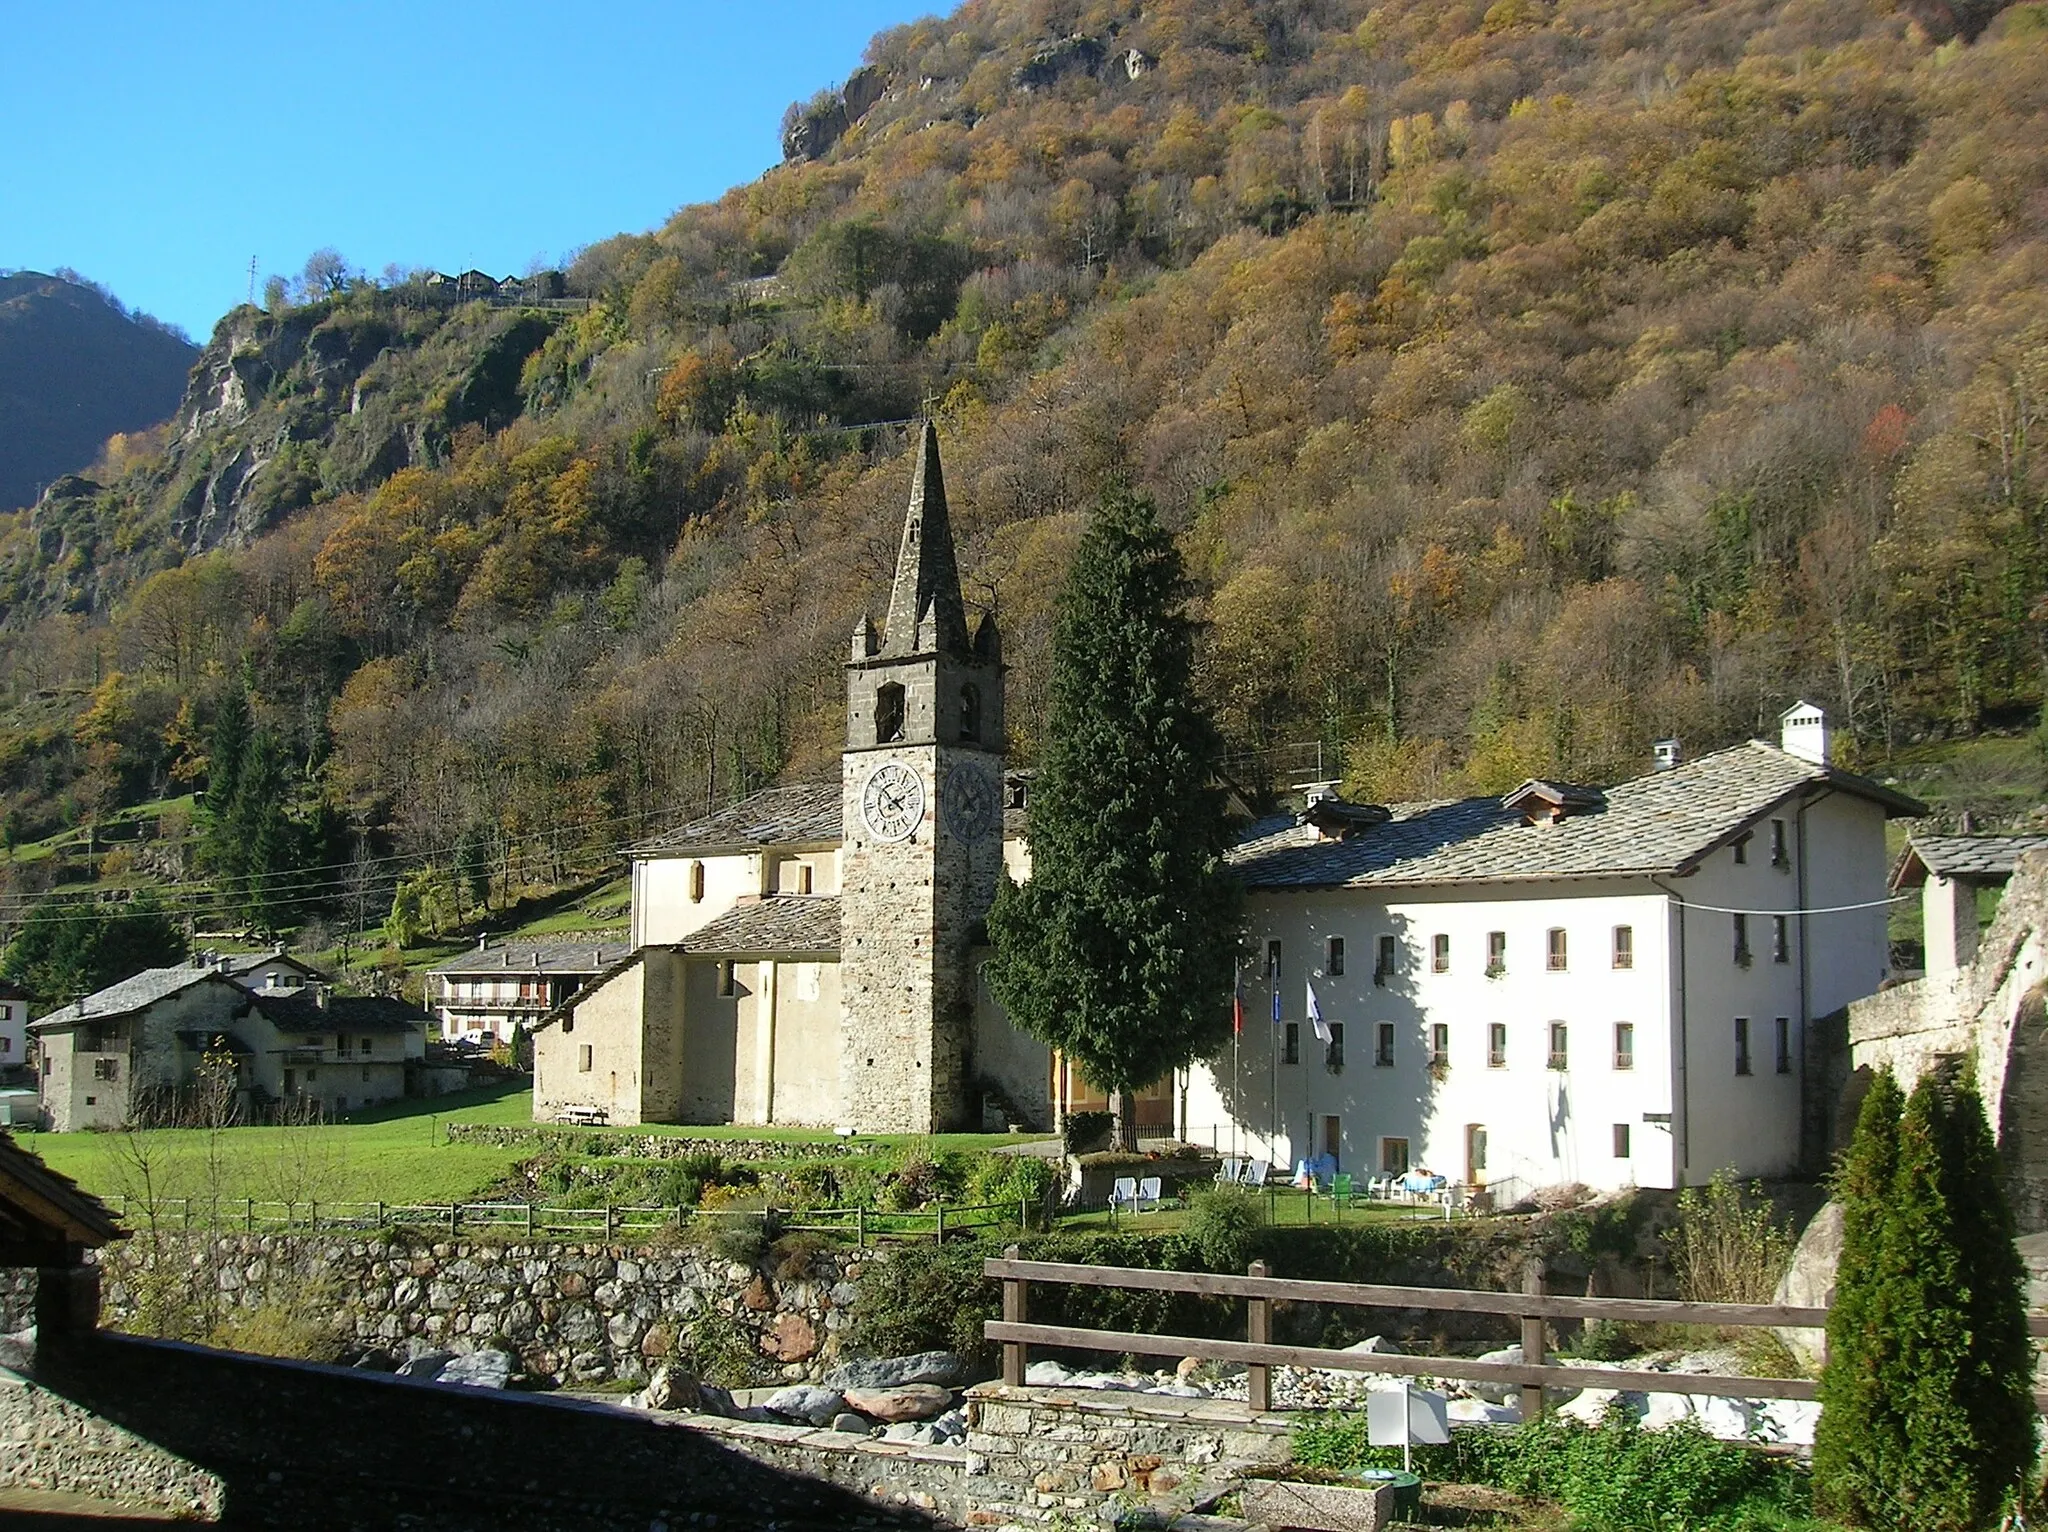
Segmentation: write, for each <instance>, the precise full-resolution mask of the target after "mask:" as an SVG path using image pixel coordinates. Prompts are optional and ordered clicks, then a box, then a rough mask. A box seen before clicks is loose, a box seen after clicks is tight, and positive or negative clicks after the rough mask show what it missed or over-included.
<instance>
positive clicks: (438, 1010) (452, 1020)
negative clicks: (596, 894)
mask: <svg viewBox="0 0 2048 1532" xmlns="http://www.w3.org/2000/svg"><path fill="white" fill-rule="evenodd" d="M627 951H628V949H627V947H626V946H625V945H624V944H623V943H621V942H619V941H617V940H616V939H612V940H609V941H608V940H605V939H604V938H602V937H593V936H570V937H558V938H555V939H553V940H550V941H544V942H505V943H501V944H500V945H498V946H495V947H494V946H492V945H490V943H489V942H488V941H487V940H486V939H485V938H483V937H478V938H477V944H476V948H475V950H473V951H470V952H465V953H463V954H462V955H461V956H460V957H455V958H450V959H449V960H448V961H447V962H445V963H442V964H439V965H438V966H436V967H433V968H430V969H428V970H427V975H426V986H427V993H426V1001H427V1008H428V1009H429V1010H431V1011H432V1012H433V1013H434V1018H435V1020H436V1022H438V1024H439V1026H440V1031H441V1037H442V1039H443V1040H444V1041H447V1042H456V1041H461V1042H471V1043H482V1044H484V1045H486V1046H499V1045H505V1044H509V1043H510V1042H511V1041H512V1029H513V1028H514V1027H515V1026H524V1027H527V1028H529V1029H530V1028H531V1027H532V1026H533V1024H534V1023H535V1022H536V1021H538V1020H540V1018H541V1017H542V1016H544V1015H546V1014H547V1013H548V1012H549V1011H551V1010H553V1009H554V1008H555V1007H556V1006H558V1005H560V1004H561V1003H562V1002H563V1001H564V1000H567V999H568V998H569V997H570V996H571V995H572V994H574V993H575V992H576V991H577V990H578V989H580V988H582V987H583V985H585V984H587V983H588V982H589V981H590V980H591V979H593V978H595V977H596V976H597V975H598V974H599V973H601V972H603V971H604V969H605V968H606V967H607V966H608V965H610V964H612V963H615V962H617V961H618V960H619V959H620V958H622V957H624V956H625V955H626V953H627Z"/></svg>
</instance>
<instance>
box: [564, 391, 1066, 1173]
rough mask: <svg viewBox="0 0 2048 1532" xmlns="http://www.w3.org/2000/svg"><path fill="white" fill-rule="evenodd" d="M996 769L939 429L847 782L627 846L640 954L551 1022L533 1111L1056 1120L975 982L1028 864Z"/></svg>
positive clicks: (997, 672) (987, 625)
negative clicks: (986, 922)
mask: <svg viewBox="0 0 2048 1532" xmlns="http://www.w3.org/2000/svg"><path fill="white" fill-rule="evenodd" d="M1003 762H1004V743H1003V661H1002V640H1001V637H1000V635H999V634H998V632H997V629H996V622H995V618H994V617H993V616H992V615H984V616H982V617H981V618H980V620H979V621H978V622H975V623H972V624H970V622H969V620H968V614H967V610H966V604H965V602H964V601H963V600H962V598H961V594H960V574H959V570H958V567H957V566H956V563H955V559H954V552H953V529H952V524H951V522H950V520H949V519H948V517H947V513H946V486H945V477H944V473H943V470H942V469H941V467H940V463H939V444H938V434H937V431H936V430H935V429H934V428H933V427H932V426H931V425H929V424H927V425H926V426H925V427H924V430H923V432H922V435H921V438H920V439H919V441H918V443H917V449H916V453H915V466H914V468H913V471H912V479H911V489H910V506H909V511H908V514H907V515H906V516H905V518H904V523H903V538H902V544H901V547H900V549H899V551H898V554H897V559H896V578H895V584H894V586H893V588H892V589H891V591H890V594H889V606H888V610H887V612H886V613H885V615H884V617H883V622H882V627H881V630H880V632H877V631H876V629H875V626H874V624H873V623H872V622H871V621H869V619H868V618H867V617H866V616H863V617H862V618H861V620H860V622H859V623H858V624H857V625H856V626H855V628H854V631H853V637H852V643H851V646H850V653H849V655H848V658H847V664H846V748H845V752H844V754H843V756H842V757H841V767H840V779H839V781H838V782H836V783H816V784H807V785H802V786H797V787H781V788H771V789H769V790H767V791H765V792H762V793H757V794H755V795H754V796H753V797H751V798H749V799H747V800H746V801H744V802H742V803H740V804H738V805H736V806H735V807H733V808H730V809H727V810H725V811H723V812H721V813H717V814H713V815H711V816H709V817H708V818H705V819H702V820H699V821H697V822H695V823H693V824H689V825H686V826H684V827H683V828H682V829H680V830H677V831H674V832H673V833H671V834H669V835H666V836H663V837H661V838H659V839H657V840H654V841H652V842H650V843H648V844H647V845H644V846H640V847H637V848H635V849H634V851H633V852H632V866H633V932H632V942H631V947H630V950H629V953H628V955H627V956H625V957H624V958H622V959H621V960H620V961H619V962H617V963H615V964H613V965H611V966H610V967H609V968H607V969H606V970H605V971H604V972H602V973H600V974H598V975H597V976H596V978H595V979H593V980H592V981H591V982H590V983H588V984H587V985H585V986H584V988H583V989H582V990H581V991H579V992H578V993H577V994H576V995H575V996H574V997H572V999H571V1000H570V1001H569V1002H568V1003H566V1004H565V1005H563V1006H561V1007H559V1008H558V1009H557V1010H555V1011H554V1012H552V1013H550V1014H549V1015H548V1016H547V1017H546V1018H545V1019H544V1020H543V1021H542V1022H541V1023H540V1025H539V1026H538V1027H537V1028H536V1030H535V1034H534V1113H535V1116H536V1117H539V1118H543V1119H547V1118H555V1117H562V1116H567V1117H572V1118H574V1117H591V1118H594V1117H596V1116H598V1115H600V1114H601V1115H602V1116H603V1117H604V1118H605V1119H606V1120H608V1121H610V1122H614V1123H638V1122H740V1123H789V1124H808V1125H834V1126H840V1127H846V1128H851V1129H855V1130H858V1131H861V1132H872V1133H929V1132H938V1131H943V1130H945V1129H950V1128H958V1127H976V1128H978V1127H980V1126H981V1125H982V1121H983V1114H984V1111H985V1109H986V1108H987V1107H988V1105H989V1104H990V1101H991V1098H993V1099H994V1100H995V1101H996V1102H999V1103H1000V1104H1001V1105H1002V1106H1003V1107H1007V1108H1008V1109H1009V1110H1010V1111H1012V1112H1013V1113H1014V1114H1015V1116H1016V1117H1017V1118H1019V1119H1020V1120H1025V1121H1036V1122H1049V1121H1050V1111H1049V1105H1050V1101H1049V1097H1050V1088H1049V1084H1050V1078H1051V1073H1050V1072H1051V1064H1052V1061H1051V1058H1050V1055H1049V1054H1048V1053H1047V1051H1046V1050H1045V1048H1044V1047H1043V1046H1042V1045H1040V1044H1037V1043H1035V1042H1032V1041H1031V1040H1030V1039H1028V1038H1025V1037H1023V1036H1022V1035H1021V1034H1019V1033H1018V1032H1017V1031H1016V1030H1015V1029H1014V1028H1012V1027H1011V1026H1010V1025H1009V1023H1008V1022H1007V1021H1006V1020H1005V1019H1004V1018H1003V1016H1002V1014H1001V1012H1000V1011H999V1010H998V1009H997V1008H996V1007H995V1006H994V1004H993V1002H992V1001H990V1000H989V999H988V997H987V995H986V994H985V992H983V990H982V988H981V986H980V984H979V981H978V977H977V967H978V963H977V953H976V949H977V946H978V945H979V944H980V943H982V942H983V941H984V940H985V938H984V937H983V935H982V930H981V920H982V917H983V916H984V915H985V914H986V913H987V911H988V907H989V904H990V902H991V901H992V900H993V899H994V897H995V890H996V883H997V880H998V879H999V878H1000V877H1002V876H1003V874H1004V872H1005V870H1006V869H1007V870H1008V871H1009V872H1010V873H1011V874H1012V875H1014V876H1019V877H1021V876H1024V875H1025V874H1026V872H1027V871H1028V864H1027V861H1026V857H1025V851H1024V842H1023V813H1022V808H1023V797H1022V794H1023V783H1022V782H1021V780H1019V779H1017V778H1015V777H1009V776H1006V774H1005V772H1004V767H1003Z"/></svg>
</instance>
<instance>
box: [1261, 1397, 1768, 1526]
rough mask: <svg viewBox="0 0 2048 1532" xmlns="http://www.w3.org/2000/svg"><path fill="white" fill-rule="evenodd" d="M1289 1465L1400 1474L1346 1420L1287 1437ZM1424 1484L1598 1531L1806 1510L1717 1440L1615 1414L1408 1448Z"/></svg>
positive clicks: (1387, 1452) (1389, 1457)
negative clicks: (1518, 1500) (1534, 1500)
mask: <svg viewBox="0 0 2048 1532" xmlns="http://www.w3.org/2000/svg"><path fill="white" fill-rule="evenodd" d="M1294 1456H1295V1460H1296V1461H1297V1462H1299V1463H1301V1464H1303V1465H1305V1466H1307V1467H1312V1468H1327V1469H1335V1470H1339V1471H1344V1470H1349V1469H1356V1468H1391V1467H1398V1466H1399V1465H1400V1449H1399V1448H1392V1447H1372V1446H1369V1445H1368V1444H1367V1441H1366V1425H1365V1421H1364V1420H1363V1419H1362V1418H1361V1417H1360V1416H1358V1415H1355V1414H1344V1415H1326V1416H1320V1417H1317V1418H1315V1419H1312V1420H1310V1421H1308V1422H1306V1423H1305V1424H1303V1425H1302V1426H1300V1427H1298V1428H1297V1429H1296V1431H1295V1435H1294ZM1415 1466H1416V1468H1417V1469H1419V1470H1420V1471H1421V1472H1422V1473H1423V1474H1424V1476H1425V1477H1428V1478H1432V1479H1448V1480H1453V1481H1460V1482H1466V1483H1480V1484H1491V1485H1494V1486H1496V1487H1497V1488H1500V1489H1505V1490H1510V1491H1513V1492H1514V1493H1516V1494H1520V1495H1532V1496H1540V1497H1542V1498H1544V1499H1546V1500H1554V1501H1556V1502H1557V1503H1558V1504H1560V1505H1562V1506H1563V1507H1564V1508H1565V1509H1566V1510H1567V1511H1568V1512H1570V1513H1571V1516H1572V1519H1573V1521H1574V1523H1575V1524H1576V1525H1578V1526H1582V1527H1586V1528H1595V1527H1597V1528H1600V1529H1601V1532H1747V1529H1751V1528H1761V1527H1767V1526H1775V1525H1781V1524H1782V1522H1783V1520H1784V1519H1785V1518H1786V1517H1788V1516H1796V1515H1799V1514H1800V1513H1802V1512H1803V1511H1804V1510H1805V1500H1806V1494H1805V1488H1804V1484H1803V1482H1802V1479H1801V1477H1800V1475H1799V1473H1798V1471H1797V1470H1795V1469H1794V1468H1792V1467H1791V1466H1790V1465H1788V1464H1785V1463H1782V1462H1778V1461H1774V1460H1772V1459H1768V1458H1764V1457H1760V1456H1758V1455H1757V1454H1755V1453H1752V1452H1750V1451H1749V1450H1748V1449H1746V1448H1744V1447H1740V1446H1735V1445H1733V1444H1730V1443H1727V1442H1721V1441H1716V1440H1715V1439H1714V1438H1713V1437H1711V1436H1709V1435H1707V1434H1706V1432H1704V1431H1702V1430H1701V1429H1700V1428H1699V1427H1697V1426H1695V1425H1693V1424H1691V1423H1690V1422H1684V1423H1681V1424H1679V1425H1676V1426H1672V1427H1669V1428H1668V1429H1665V1430H1661V1431H1645V1430H1644V1429H1643V1428H1642V1427H1641V1425H1640V1424H1639V1423H1638V1422H1637V1421H1636V1418H1635V1417H1634V1416H1633V1415H1632V1414H1630V1413H1629V1412H1628V1411H1627V1410H1626V1409H1622V1408H1613V1409H1610V1410H1609V1412H1608V1414H1607V1416H1606V1418H1605V1419H1604V1420H1603V1421H1602V1422H1601V1423H1600V1425H1598V1426H1597V1427H1588V1426H1584V1425H1580V1424H1578V1423H1577V1422H1574V1421H1560V1420H1546V1421H1542V1422H1539V1423H1538V1424H1535V1425H1530V1426H1523V1427H1520V1428H1518V1429H1515V1430H1512V1431H1494V1430H1468V1431H1455V1432H1453V1433H1452V1435H1451V1440H1450V1444H1449V1445H1448V1446H1443V1447H1418V1448H1416V1449H1415Z"/></svg>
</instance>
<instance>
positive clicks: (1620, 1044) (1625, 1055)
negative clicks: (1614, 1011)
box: [1614, 1021, 1636, 1069]
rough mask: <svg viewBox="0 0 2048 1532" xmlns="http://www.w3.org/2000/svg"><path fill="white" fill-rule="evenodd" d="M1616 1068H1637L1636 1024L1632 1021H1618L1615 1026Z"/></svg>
mask: <svg viewBox="0 0 2048 1532" xmlns="http://www.w3.org/2000/svg"><path fill="white" fill-rule="evenodd" d="M1614 1067H1615V1068H1616V1069H1633V1068H1635V1067H1636V1024H1635V1023H1634V1022H1632V1021H1617V1022H1616V1023H1615V1024H1614Z"/></svg>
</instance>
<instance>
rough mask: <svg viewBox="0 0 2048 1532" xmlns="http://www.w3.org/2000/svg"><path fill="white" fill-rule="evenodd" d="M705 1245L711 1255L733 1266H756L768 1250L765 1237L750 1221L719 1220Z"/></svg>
mask: <svg viewBox="0 0 2048 1532" xmlns="http://www.w3.org/2000/svg"><path fill="white" fill-rule="evenodd" d="M707 1243H708V1246H709V1248H710V1251H711V1253H712V1254H713V1255H715V1256H717V1257H718V1258H719V1259H720V1260H721V1261H731V1262H732V1263H733V1264H734V1265H735V1266H752V1265H754V1264H756V1263H757V1262H758V1261H759V1260H760V1259H761V1256H762V1254H763V1253H764V1252H765V1251H766V1250H767V1249H768V1238H767V1236H766V1235H765V1234H763V1233H762V1232H761V1226H760V1225H759V1224H757V1223H755V1222H754V1221H753V1220H752V1219H744V1220H742V1219H723V1218H721V1219H720V1220H719V1221H718V1227H717V1228H716V1229H714V1230H713V1231H712V1233H711V1238H710V1240H709V1241H708V1242H707Z"/></svg>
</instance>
